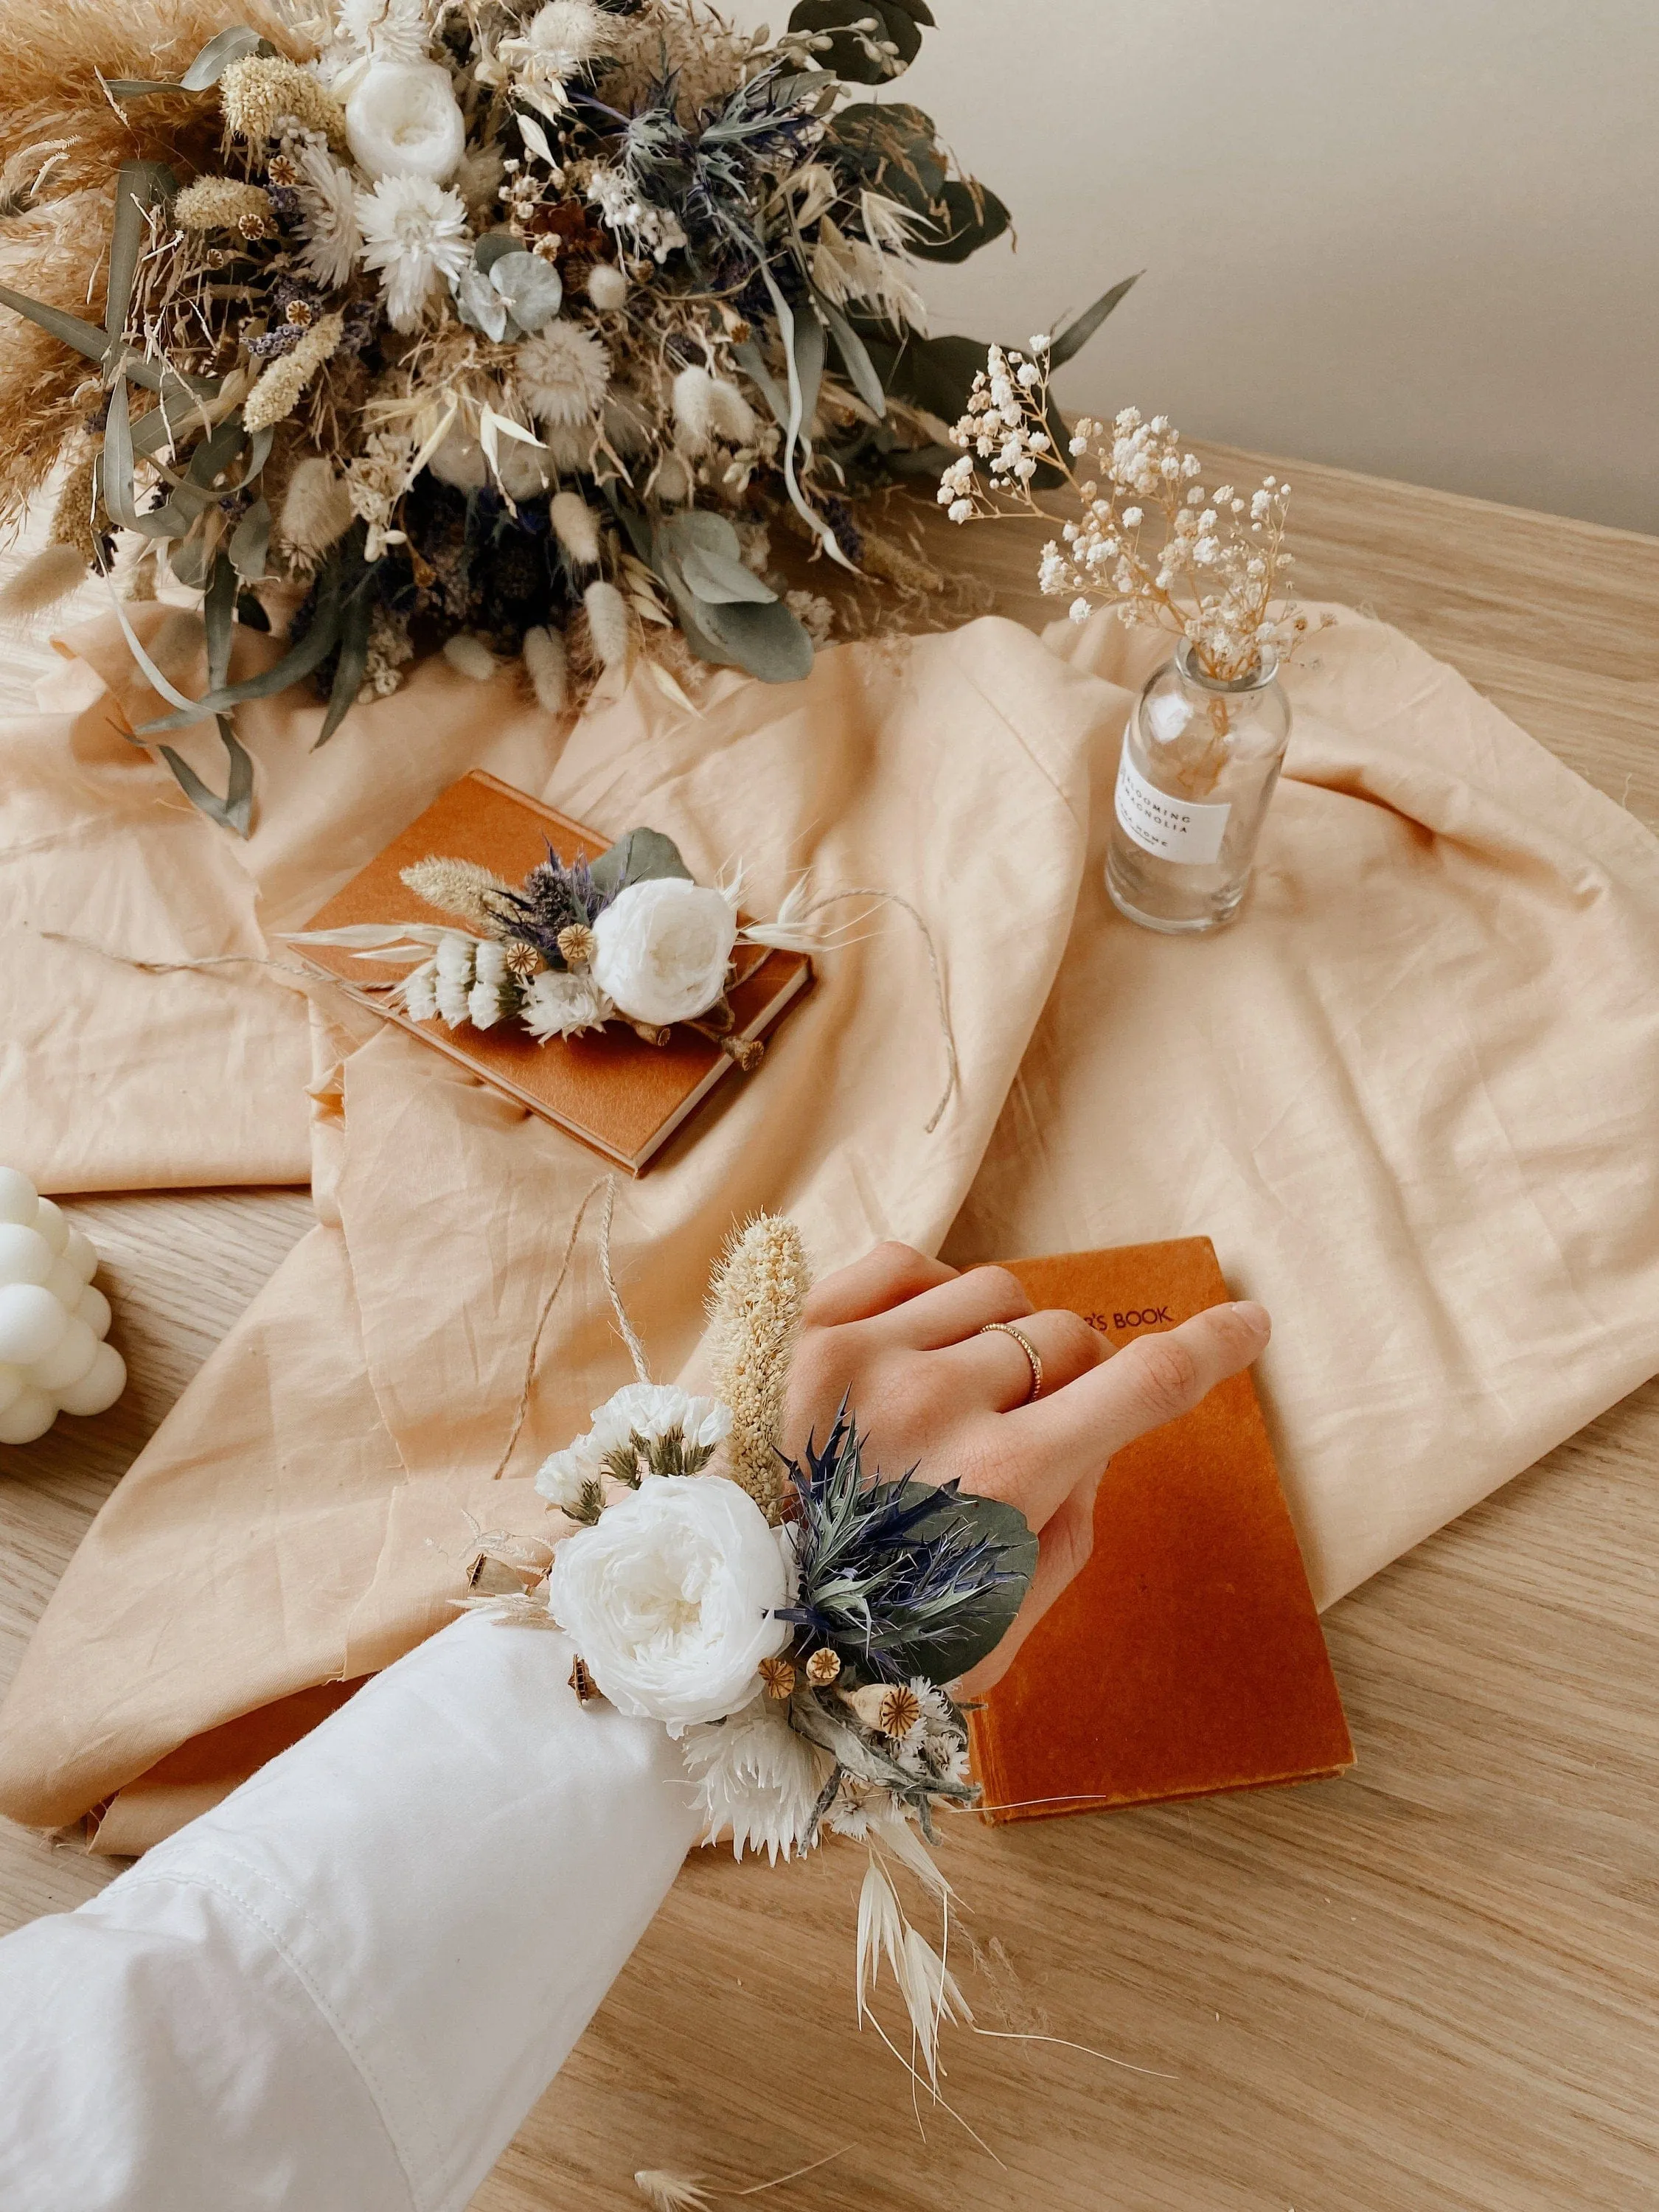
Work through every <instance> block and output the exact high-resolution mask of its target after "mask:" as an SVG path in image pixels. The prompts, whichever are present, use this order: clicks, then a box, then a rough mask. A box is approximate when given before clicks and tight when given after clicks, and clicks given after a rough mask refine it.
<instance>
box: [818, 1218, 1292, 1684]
mask: <svg viewBox="0 0 1659 2212" xmlns="http://www.w3.org/2000/svg"><path fill="white" fill-rule="evenodd" d="M994 1322H1012V1323H1013V1324H1014V1326H1015V1327H1016V1328H1018V1330H1019V1332H1020V1334H1021V1335H1022V1336H1024V1337H1025V1338H1027V1339H1028V1340H1030V1345H1031V1347H1032V1349H1033V1351H1034V1352H1036V1355H1037V1358H1039V1359H1040V1360H1041V1362H1042V1394H1041V1395H1040V1396H1038V1397H1036V1399H1033V1398H1032V1395H1031V1389H1032V1383H1033V1376H1032V1370H1031V1365H1030V1361H1029V1360H1028V1359H1027V1358H1026V1355H1025V1353H1024V1351H1023V1350H1022V1348H1021V1346H1020V1345H1019V1344H1018V1341H1017V1340H1015V1339H1014V1338H1013V1337H1012V1336H1010V1335H1008V1334H1006V1333H1005V1332H1003V1331H1002V1330H1000V1329H994V1330H993V1331H992V1333H991V1334H982V1332H983V1331H984V1330H985V1329H986V1328H987V1324H991V1323H994ZM1270 1326H1271V1324H1270V1322H1269V1321H1268V1317H1267V1312H1266V1310H1265V1309H1264V1308H1262V1307H1261V1306H1259V1305H1255V1304H1249V1303H1245V1304H1237V1305H1224V1306H1212V1307H1211V1308H1210V1309H1209V1310H1208V1311H1206V1312H1205V1313H1201V1314H1197V1315H1194V1317H1193V1319H1192V1320H1191V1321H1187V1322H1182V1323H1181V1324H1180V1326H1179V1327H1178V1328H1172V1329H1168V1330H1162V1331H1160V1332H1159V1333H1158V1334H1156V1335H1152V1336H1141V1337H1137V1338H1136V1339H1135V1340H1133V1343H1131V1344H1128V1345H1126V1346H1124V1347H1123V1348H1122V1350H1121V1351H1119V1352H1114V1351H1113V1349H1112V1346H1110V1345H1109V1344H1108V1343H1107V1342H1106V1340H1105V1339H1104V1338H1103V1337H1102V1336H1100V1335H1098V1334H1097V1333H1096V1331H1095V1330H1094V1329H1092V1328H1090V1326H1089V1324H1088V1322H1085V1320H1084V1319H1083V1318H1082V1317H1081V1316H1080V1315H1078V1314H1074V1313H1067V1312H1063V1311H1060V1310H1050V1311H1048V1312H1046V1313H1033V1312H1032V1310H1031V1302H1030V1299H1029V1298H1028V1297H1026V1295H1025V1293H1024V1291H1023V1290H1022V1289H1021V1287H1020V1285H1019V1284H1018V1281H1017V1280H1016V1279H1015V1278H1014V1277H1013V1276H1012V1275H1011V1274H1010V1273H1008V1272H1007V1270H1006V1268H1003V1267H973V1268H970V1269H969V1270H968V1271H967V1272H966V1273H959V1272H958V1271H957V1269H956V1268H955V1267H946V1266H945V1263H944V1261H941V1260H930V1259H928V1258H927V1257H926V1256H925V1255H923V1254H922V1253H921V1252H916V1251H913V1250H912V1249H911V1248H910V1247H909V1246H908V1244H897V1243H886V1244H878V1245H877V1246H876V1248H875V1249H874V1250H873V1251H872V1252H869V1253H866V1255H865V1257H864V1258H863V1259H861V1260H856V1261H854V1262H853V1264H852V1265H851V1266H850V1267H842V1268H839V1269H837V1270H836V1273H834V1274H833V1275H826V1276H825V1277H824V1279H823V1281H822V1282H821V1283H818V1284H816V1285H814V1286H813V1289H812V1291H811V1295H810V1296H809V1297H808V1298H807V1300H806V1305H805V1313H804V1316H803V1322H802V1328H801V1334H800V1338H799V1343H798V1344H797V1346H796V1350H795V1356H794V1362H793V1366H792V1368H791V1370H790V1376H789V1395H788V1405H787V1416H786V1424H785V1436H786V1445H787V1449H788V1450H789V1451H790V1452H791V1453H792V1455H794V1456H795V1457H797V1458H799V1455H800V1454H801V1451H802V1449H803V1448H804V1446H805V1441H806V1437H807V1436H808V1434H809V1432H810V1431H814V1430H816V1431H817V1435H818V1437H819V1438H820V1440H822V1438H823V1437H825V1436H826V1435H827V1434H828V1432H829V1425H830V1424H831V1423H832V1422H833V1421H834V1419H835V1417H836V1409H837V1407H839V1406H840V1404H841V1402H842V1398H843V1397H845V1398H846V1399H847V1401H848V1405H849V1407H850V1409H851V1411H852V1413H854V1416H855V1417H856V1419H857V1422H858V1425H859V1431H860V1434H863V1433H865V1432H866V1431H867V1432H868V1434H869V1436H870V1439H871V1457H872V1461H873V1462H875V1463H877V1464H878V1465H879V1467H880V1468H881V1469H882V1472H883V1474H884V1475H886V1476H888V1477H889V1478H892V1477H895V1476H897V1475H900V1474H905V1473H907V1472H908V1470H909V1469H910V1468H913V1467H914V1468H915V1469H916V1473H917V1475H918V1477H919V1478H920V1479H921V1480H924V1481H927V1482H934V1483H939V1482H948V1481H950V1480H951V1478H952V1477H956V1478H957V1479H959V1480H960V1481H961V1484H962V1486H963V1490H965V1491H972V1492H976V1493H977V1494H978V1495H980V1496H981V1497H985V1498H1001V1499H1003V1500H1004V1501H1005V1502H1006V1503H1007V1504H1010V1505H1015V1506H1018V1509H1019V1510H1020V1511H1021V1512H1022V1513H1023V1514H1024V1516H1025V1519H1026V1521H1027V1522H1028V1523H1029V1524H1030V1527H1031V1528H1032V1529H1033V1530H1034V1531H1035V1532H1036V1535H1037V1539H1038V1545H1037V1567H1036V1574H1035V1576H1034V1577H1033V1578H1032V1582H1031V1587H1030V1590H1029V1591H1028V1592H1027V1594H1026V1597H1025V1601H1024V1604H1023V1605H1022V1606H1021V1607H1020V1610H1019V1613H1018V1616H1017V1617H1016V1619H1015V1620H1014V1624H1013V1626H1012V1628H1011V1629H1010V1630H1009V1632H1008V1633H1007V1634H1006V1636H1005V1637H1004V1638H1003V1639H1002V1642H1001V1643H1000V1644H999V1645H998V1646H997V1648H996V1650H995V1651H994V1652H993V1654H992V1655H991V1656H990V1657H989V1658H988V1659H986V1660H984V1661H982V1662H981V1664H980V1665H979V1666H977V1667H975V1668H974V1670H973V1671H972V1673H971V1674H968V1675H965V1676H964V1677H963V1680H962V1681H961V1682H960V1683H958V1684H957V1695H958V1696H959V1697H964V1698H971V1697H976V1696H979V1695H981V1693H982V1692H984V1691H986V1690H988V1689H989V1688H990V1686H991V1685H992V1684H993V1683H994V1682H995V1681H997V1680H1000V1677H1001V1676H1002V1675H1003V1674H1006V1671H1007V1669H1008V1667H1009V1665H1010V1664H1011V1662H1012V1660H1013V1656H1014V1654H1015V1653H1016V1652H1017V1651H1018V1649H1019V1647H1020V1645H1021V1644H1023V1643H1024V1640H1025V1638H1027V1637H1028V1636H1029V1635H1030V1632H1031V1631H1032V1629H1033V1628H1035V1627H1036V1624H1037V1622H1038V1621H1039V1620H1042V1616H1043V1614H1044V1613H1046V1612H1047V1611H1048V1607H1050V1606H1051V1605H1052V1604H1053V1603H1054V1600H1055V1599H1056V1598H1057V1597H1058V1596H1059V1595H1060V1592H1061V1591H1062V1590H1063V1589H1065V1588H1066V1584H1067V1583H1069V1582H1071V1581H1072V1579H1073V1577H1074V1576H1076V1575H1077V1574H1078V1572H1079V1570H1080V1569H1081V1568H1082V1566H1083V1565H1084V1564H1085V1561H1086V1560H1087V1559H1088V1557H1089V1553H1090V1551H1091V1548H1092V1547H1093V1541H1094V1512H1095V1492H1096V1491H1097V1489H1098V1488H1099V1486H1100V1478H1101V1476H1102V1475H1103V1474H1104V1472H1105V1469H1106V1462H1108V1460H1109V1459H1110V1458H1111V1456H1112V1455H1113V1453H1114V1452H1117V1451H1121V1449H1122V1448H1123V1447H1124V1445H1125V1444H1127V1443H1132V1442H1133V1439H1134V1438H1135V1437H1139V1436H1144V1435H1145V1434H1146V1431H1148V1430H1149V1429H1156V1428H1161V1427H1162V1426H1163V1425H1164V1422H1166V1421H1172V1420H1174V1419H1176V1418H1177V1417H1178V1416H1179V1415H1180V1414H1182V1413H1188V1412H1189V1411H1190V1410H1191V1408H1192V1407H1194V1406H1195V1405H1197V1403H1198V1401H1199V1400H1200V1398H1202V1397H1204V1396H1205V1395H1206V1394H1207V1393H1208V1392H1209V1391H1211V1390H1212V1389H1214V1387H1215V1385H1216V1384H1217V1383H1219V1382H1221V1381H1223V1380H1224V1379H1225V1377H1226V1376H1229V1375H1233V1374H1237V1371H1238V1370H1239V1369H1240V1368H1241V1367H1248V1366H1249V1364H1250V1362H1251V1361H1252V1360H1253V1359H1255V1358H1256V1356H1257V1355H1258V1353H1260V1352H1261V1351H1262V1349H1263V1348H1264V1346H1266V1344H1267V1336H1268V1332H1269V1328H1270Z"/></svg>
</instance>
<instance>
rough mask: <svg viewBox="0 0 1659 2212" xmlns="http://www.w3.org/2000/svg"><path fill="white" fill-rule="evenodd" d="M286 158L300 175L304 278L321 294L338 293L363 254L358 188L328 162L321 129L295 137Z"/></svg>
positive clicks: (344, 171)
mask: <svg viewBox="0 0 1659 2212" xmlns="http://www.w3.org/2000/svg"><path fill="white" fill-rule="evenodd" d="M289 159H290V160H291V161H293V163H294V166H295V168H296V169H297V170H298V171H299V173H300V181H299V183H298V184H297V185H295V191H296V192H297V193H298V195H299V200H300V211H301V216H303V218H304V222H305V240H304V242H303V244H302V245H301V248H300V259H301V264H302V265H303V266H304V269H305V271H306V274H307V276H309V277H310V278H311V279H312V281H313V283H317V284H320V285H321V286H322V288H323V289H324V290H325V292H337V291H338V290H339V289H340V288H341V286H342V285H343V284H345V283H348V282H349V279H350V276H351V271H352V268H353V265H354V264H355V263H356V258H357V256H358V253H359V252H361V251H362V243H363V236H362V231H361V230H360V229H359V228H358V227H357V188H356V185H355V184H354V183H353V181H352V177H351V172H350V170H349V169H343V168H342V167H340V165H339V163H338V162H337V161H331V160H330V158H329V153H328V141H327V139H326V138H325V137H323V135H322V133H321V132H320V131H307V132H306V133H305V135H304V137H303V139H295V141H294V142H293V143H292V145H291V147H290V149H289Z"/></svg>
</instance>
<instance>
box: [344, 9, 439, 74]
mask: <svg viewBox="0 0 1659 2212" xmlns="http://www.w3.org/2000/svg"><path fill="white" fill-rule="evenodd" d="M335 21H336V22H337V25H338V27H339V29H340V30H341V32H342V33H343V34H344V36H345V37H346V38H348V39H349V40H350V41H351V43H352V45H353V46H356V49H357V51H358V52H359V53H364V54H374V55H376V56H377V57H378V58H380V59H381V60H382V61H388V62H418V61H423V60H424V59H425V58H426V56H427V53H428V50H429V49H430V47H431V44H432V26H431V24H430V23H429V22H428V20H427V12H426V5H425V0H340V4H339V7H338V9H337V11H336V16H335Z"/></svg>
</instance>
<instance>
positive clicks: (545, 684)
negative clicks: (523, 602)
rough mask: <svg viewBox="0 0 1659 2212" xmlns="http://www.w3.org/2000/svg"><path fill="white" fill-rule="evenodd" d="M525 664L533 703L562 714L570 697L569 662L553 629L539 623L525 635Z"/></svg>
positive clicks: (560, 637) (549, 711)
mask: <svg viewBox="0 0 1659 2212" xmlns="http://www.w3.org/2000/svg"><path fill="white" fill-rule="evenodd" d="M524 665H525V667H526V670H527V671H528V672H529V676H530V684H531V689H532V690H533V691H534V692H535V694H536V702H537V704H538V706H540V707H544V708H546V710H547V712H548V713H549V714H563V712H564V710H565V706H566V703H567V702H568V698H569V694H570V670H569V659H568V655H567V653H566V652H565V649H564V638H563V636H562V634H561V633H560V632H559V631H558V630H556V629H542V628H541V627H540V625H539V624H538V626H537V628H536V629H527V630H526V632H525V634H524Z"/></svg>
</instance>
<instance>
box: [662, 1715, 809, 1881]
mask: <svg viewBox="0 0 1659 2212" xmlns="http://www.w3.org/2000/svg"><path fill="white" fill-rule="evenodd" d="M682 1749H683V1751H684V1757H685V1765H686V1771H687V1772H688V1773H689V1774H690V1776H691V1778H692V1779H693V1781H694V1782H695V1783H696V1785H697V1788H696V1801H695V1802H696V1806H697V1809H698V1810H699V1812H701V1813H702V1815H703V1817H704V1819H705V1820H707V1822H708V1827H707V1830H706V1832H705V1833H704V1836H703V1841H704V1843H705V1844H714V1843H718V1842H719V1841H720V1838H721V1837H722V1836H723V1835H724V1834H726V1832H727V1831H728V1830H729V1831H730V1832H731V1837H732V1853H733V1855H734V1857H738V1858H741V1857H743V1854H744V1850H752V1851H757V1852H758V1851H762V1850H763V1851H764V1852H765V1853H766V1855H767V1857H768V1858H769V1860H770V1861H771V1862H772V1863H773V1865H774V1866H775V1865H776V1864H777V1863H778V1860H779V1858H780V1857H783V1858H786V1859H787V1858H791V1857H793V1856H794V1854H795V1853H796V1852H797V1851H804V1850H806V1849H807V1848H808V1847H809V1845H810V1844H811V1841H812V1840H813V1838H812V1833H811V1829H812V1812H813V1808H814V1807H815V1806H816V1805H817V1798H818V1790H819V1789H820V1787H821V1786H822V1784H823V1772H822V1764H827V1762H822V1763H821V1761H820V1759H819V1757H818V1755H817V1753H815V1752H814V1750H813V1748H812V1747H811V1744H809V1743H808V1742H807V1741H806V1740H805V1737H804V1736H799V1735H796V1733H795V1731H794V1729H792V1728H791V1727H790V1725H789V1717H788V1714H787V1711H786V1710H785V1709H784V1707H783V1706H782V1705H780V1704H778V1703H776V1702H775V1701H774V1700H773V1699H761V1700H760V1702H759V1703H758V1704H756V1705H750V1706H748V1707H747V1708H746V1709H745V1710H744V1711H743V1712H741V1713H738V1714H737V1715H736V1716H735V1717H733V1718H732V1719H731V1720H728V1721H723V1722H721V1723H718V1724H717V1725H715V1726H714V1727H702V1728H693V1729H687V1731H686V1734H685V1736H684V1742H683V1744H682Z"/></svg>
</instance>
